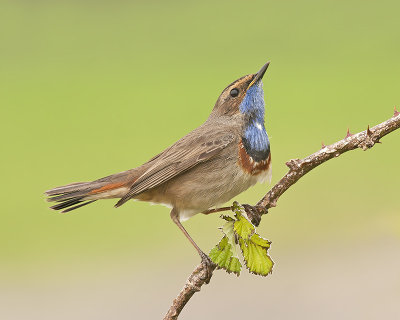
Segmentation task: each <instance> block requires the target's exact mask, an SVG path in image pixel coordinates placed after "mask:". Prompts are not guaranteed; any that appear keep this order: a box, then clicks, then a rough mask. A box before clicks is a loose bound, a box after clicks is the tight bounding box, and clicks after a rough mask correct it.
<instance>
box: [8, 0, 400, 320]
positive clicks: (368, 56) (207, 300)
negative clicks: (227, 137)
mask: <svg viewBox="0 0 400 320" xmlns="http://www.w3.org/2000/svg"><path fill="white" fill-rule="evenodd" d="M399 10H400V5H399V2H398V1H395V0H393V1H387V0H383V1H379V2H377V1H361V0H348V1H333V0H332V1H289V2H288V1H225V0H224V1H218V2H215V1H208V0H206V1H201V2H199V1H61V0H59V1H41V0H37V1H22V0H13V1H11V0H10V1H1V2H0V30H1V31H0V61H1V62H0V65H1V77H0V95H1V109H0V112H1V114H0V121H1V125H0V136H1V140H2V143H1V146H2V151H1V167H2V183H1V188H2V190H1V194H2V196H3V197H2V198H3V200H2V203H1V210H0V214H1V217H0V219H1V220H0V318H1V319H5V320H14V319H41V320H45V319H139V318H140V319H160V318H162V316H163V315H164V313H165V312H166V310H167V309H168V307H169V306H170V304H171V302H172V300H173V299H174V298H175V296H176V295H177V293H178V292H179V290H180V289H181V287H182V286H183V284H184V282H185V280H186V278H187V276H188V275H189V274H190V273H191V271H192V270H193V268H194V267H195V266H196V265H197V264H198V263H199V257H198V256H197V254H196V253H195V251H194V250H193V248H192V247H191V245H190V243H189V242H188V241H187V240H186V239H185V238H184V236H183V235H182V233H181V232H180V231H179V230H178V228H177V227H176V226H175V225H174V224H173V223H172V221H171V220H170V217H169V211H168V209H166V208H164V207H161V206H150V205H149V204H146V203H137V202H129V203H127V204H126V205H124V206H123V207H121V208H119V209H118V210H116V209H114V208H113V204H114V203H115V201H113V200H107V201H103V202H97V203H95V204H93V205H90V206H87V207H84V208H82V209H80V210H77V211H74V212H71V213H69V214H58V213H56V212H54V211H51V210H49V209H48V206H49V204H48V203H46V202H45V201H44V196H43V194H42V193H43V191H44V190H47V189H49V188H52V187H56V186H59V185H64V184H67V183H71V182H78V181H89V180H93V179H96V178H100V177H102V176H105V175H108V174H111V173H115V172H119V171H123V170H126V169H130V168H132V167H135V166H138V165H140V164H142V163H143V162H145V161H146V160H148V159H149V158H150V157H152V156H153V155H155V154H156V153H158V152H160V151H161V150H163V149H164V148H166V147H167V146H169V145H170V144H171V143H173V142H175V141H176V140H177V139H179V138H180V137H182V136H183V135H185V134H186V133H187V132H189V131H190V130H192V129H193V128H195V127H196V126H198V125H200V124H201V123H202V122H203V121H204V120H205V119H206V118H207V116H208V114H209V113H210V111H211V109H212V107H213V105H214V102H215V101H216V99H217V97H218V95H219V94H220V92H221V91H222V89H223V88H225V86H226V85H228V84H229V83H231V82H232V81H234V80H235V79H237V78H239V77H241V76H243V75H245V74H249V73H253V72H256V71H257V70H258V69H259V68H260V67H261V66H262V65H263V64H264V63H265V62H266V61H267V60H271V65H270V68H269V69H268V72H267V74H266V77H264V79H265V80H264V88H265V98H266V106H267V111H266V114H267V116H266V128H267V131H268V133H269V135H270V140H271V145H272V154H273V156H272V158H273V179H272V183H276V182H277V181H278V180H279V179H280V178H281V177H282V176H283V175H284V174H285V172H286V170H287V168H286V167H285V164H284V163H285V162H286V161H287V160H289V159H291V158H296V157H305V156H307V155H309V154H311V153H313V152H315V151H317V150H318V149H319V148H320V146H321V142H322V141H323V142H324V143H325V144H330V143H333V142H335V141H337V140H339V139H342V138H343V137H344V136H345V135H346V130H347V128H348V127H349V128H350V130H351V132H353V133H355V132H358V131H361V130H365V129H366V127H367V125H368V124H369V125H371V126H372V125H375V124H377V123H379V122H382V121H384V120H386V119H387V118H389V117H391V116H392V114H393V107H394V106H395V105H397V106H398V105H400V90H399V88H400V80H399V74H400V60H399V50H400V33H399V28H400V22H399V19H398V18H399V16H398V13H399ZM399 146H400V132H394V133H392V134H390V135H389V136H387V137H385V138H384V139H383V144H381V145H377V146H376V147H374V148H373V149H372V150H369V151H367V152H363V151H361V150H356V151H353V152H351V153H347V154H345V155H343V156H341V157H340V158H338V159H335V160H333V161H330V162H328V163H326V164H324V165H323V166H322V167H320V168H318V169H317V170H315V171H313V172H311V173H310V174H309V175H307V176H306V177H304V178H303V179H301V180H300V182H298V183H297V184H296V185H295V186H294V187H293V188H291V189H290V190H289V191H288V192H287V193H285V194H284V196H282V198H281V199H280V201H279V203H278V207H277V208H274V209H272V210H270V214H269V215H268V216H265V217H264V218H263V221H262V224H261V226H260V227H259V228H258V232H259V233H260V234H261V235H263V236H264V237H267V238H268V239H270V240H271V241H272V248H271V250H270V254H271V257H272V258H273V259H274V261H275V268H274V272H273V273H272V275H270V276H268V277H266V278H262V277H257V276H254V275H249V274H248V273H247V271H246V270H244V271H243V272H242V275H241V276H240V277H239V278H236V277H235V276H233V275H228V274H226V273H225V272H223V271H218V272H215V275H214V277H213V279H212V281H211V283H210V284H209V285H207V286H205V287H203V288H202V291H201V293H199V294H196V295H195V296H194V297H193V299H192V300H191V301H190V302H189V304H188V305H187V306H186V308H185V309H184V311H183V313H182V315H181V317H182V319H204V318H206V317H207V318H208V319H217V318H218V319H228V318H230V319H240V318H243V317H245V316H246V317H248V316H250V317H251V318H253V319H265V318H267V317H268V318H270V319H271V318H272V319H293V318H294V317H295V318H296V319H398V318H400V311H399V308H398V306H399V300H400V274H399V270H400V215H399V211H400V204H399V201H398V196H399V190H400V189H399V186H398V181H399V177H400V173H399V156H400V148H399ZM269 187H270V186H269V185H267V184H266V185H259V186H257V187H254V188H252V189H251V190H249V191H248V192H246V193H244V194H242V195H240V196H239V197H237V199H236V200H238V201H240V202H242V203H255V202H256V201H258V200H259V199H260V198H261V197H262V196H263V195H264V194H265V193H266V191H267V190H268V189H269ZM221 224H222V220H220V219H219V217H218V214H216V215H215V216H202V215H198V216H195V217H194V218H192V219H191V220H189V221H188V222H186V223H185V226H186V227H187V229H188V230H189V232H190V233H191V234H192V236H193V237H194V239H196V241H197V243H198V244H199V245H200V246H201V247H202V248H203V250H204V251H206V252H209V250H210V249H211V248H212V247H213V246H214V245H215V244H216V243H217V242H218V241H219V239H220V238H221V233H220V231H219V230H218V227H219V226H221Z"/></svg>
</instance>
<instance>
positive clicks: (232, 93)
mask: <svg viewBox="0 0 400 320" xmlns="http://www.w3.org/2000/svg"><path fill="white" fill-rule="evenodd" d="M230 95H231V97H233V98H234V97H237V96H238V95H239V90H238V89H236V88H235V89H232V90H231V92H230Z"/></svg>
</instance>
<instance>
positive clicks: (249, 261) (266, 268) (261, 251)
mask: <svg viewBox="0 0 400 320" xmlns="http://www.w3.org/2000/svg"><path fill="white" fill-rule="evenodd" d="M253 240H254V241H253ZM239 245H240V249H241V250H242V253H243V258H244V261H245V263H246V267H247V269H249V271H250V272H251V273H254V274H258V275H261V276H266V275H268V274H269V273H270V272H271V271H272V267H273V265H274V262H273V261H272V259H271V258H270V257H269V255H268V248H269V247H270V242H269V241H268V240H265V239H263V238H261V237H260V236H259V235H257V234H253V236H252V237H251V238H250V239H248V240H245V239H242V238H240V239H239Z"/></svg>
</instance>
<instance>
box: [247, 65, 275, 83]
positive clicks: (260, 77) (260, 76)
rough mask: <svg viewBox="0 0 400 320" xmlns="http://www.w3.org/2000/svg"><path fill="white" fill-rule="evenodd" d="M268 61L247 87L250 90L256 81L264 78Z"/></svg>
mask: <svg viewBox="0 0 400 320" xmlns="http://www.w3.org/2000/svg"><path fill="white" fill-rule="evenodd" d="M269 63H270V62H269V61H268V62H267V63H266V64H264V65H263V66H262V68H261V69H260V71H258V72H257V73H256V76H255V77H254V79H253V81H252V82H251V83H250V84H249V87H248V88H250V87H251V86H252V85H253V84H255V83H256V82H257V81H258V80H261V79H262V77H263V76H264V73H265V71H267V69H268V66H269Z"/></svg>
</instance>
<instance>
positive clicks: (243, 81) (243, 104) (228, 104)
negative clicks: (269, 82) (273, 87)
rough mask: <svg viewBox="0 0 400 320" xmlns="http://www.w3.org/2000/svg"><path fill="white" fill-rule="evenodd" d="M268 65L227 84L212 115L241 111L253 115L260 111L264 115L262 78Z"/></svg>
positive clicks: (227, 114)
mask: <svg viewBox="0 0 400 320" xmlns="http://www.w3.org/2000/svg"><path fill="white" fill-rule="evenodd" d="M268 66H269V62H267V63H266V64H265V65H263V66H262V68H261V69H260V71H258V72H257V73H254V74H249V75H247V76H244V77H241V78H239V79H238V80H236V81H234V82H232V83H231V84H230V85H229V86H227V87H226V88H225V89H224V90H223V91H222V93H221V95H220V96H219V97H218V100H217V102H216V103H215V106H214V109H213V111H212V114H211V115H212V116H215V115H217V116H223V115H225V116H233V115H235V114H240V113H241V114H244V115H247V116H250V117H251V116H252V114H254V113H260V112H261V113H262V115H264V92H263V89H262V78H263V76H264V74H265V71H267V68H268Z"/></svg>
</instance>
